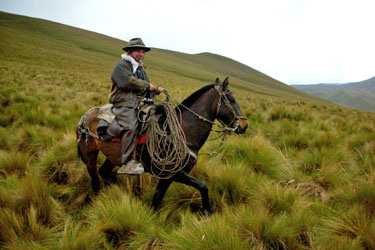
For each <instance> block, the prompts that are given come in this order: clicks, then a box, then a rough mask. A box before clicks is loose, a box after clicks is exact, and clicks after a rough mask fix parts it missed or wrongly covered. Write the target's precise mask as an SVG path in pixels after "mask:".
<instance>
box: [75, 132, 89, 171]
mask: <svg viewBox="0 0 375 250" xmlns="http://www.w3.org/2000/svg"><path fill="white" fill-rule="evenodd" d="M76 137H77V154H78V156H79V158H81V160H82V161H83V163H85V164H86V163H87V161H86V159H85V157H83V153H82V150H81V147H80V146H79V143H80V141H81V132H80V131H79V125H78V126H77V127H76Z"/></svg>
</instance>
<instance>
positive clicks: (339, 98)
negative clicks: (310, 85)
mask: <svg viewBox="0 0 375 250" xmlns="http://www.w3.org/2000/svg"><path fill="white" fill-rule="evenodd" d="M303 91H304V92H306V93H308V94H310V95H314V96H317V97H320V98H322V99H327V100H330V101H331V102H333V103H336V104H339V105H343V106H346V107H349V108H354V109H359V110H364V111H375V95H373V94H371V93H367V92H363V91H358V90H346V89H340V90H322V89H304V90H303Z"/></svg>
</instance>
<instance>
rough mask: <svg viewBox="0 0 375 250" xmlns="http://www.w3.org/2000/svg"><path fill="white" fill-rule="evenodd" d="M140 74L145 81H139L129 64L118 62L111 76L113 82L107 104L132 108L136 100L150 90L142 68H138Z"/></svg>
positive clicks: (136, 102)
mask: <svg viewBox="0 0 375 250" xmlns="http://www.w3.org/2000/svg"><path fill="white" fill-rule="evenodd" d="M139 67H141V68H140V72H141V74H143V78H144V79H145V80H142V79H140V77H138V76H137V74H133V72H134V70H133V65H132V63H131V62H129V61H127V60H125V59H122V60H121V61H119V62H118V63H117V64H116V66H115V68H114V69H113V72H112V74H111V79H112V82H113V85H112V88H111V93H110V94H109V102H110V103H112V104H113V105H114V106H115V107H116V106H117V107H122V106H125V107H129V108H134V107H136V105H137V104H138V100H139V99H141V98H142V97H144V96H145V95H146V93H147V90H148V89H149V88H150V83H149V82H148V76H147V74H146V71H145V70H144V68H143V67H142V66H139Z"/></svg>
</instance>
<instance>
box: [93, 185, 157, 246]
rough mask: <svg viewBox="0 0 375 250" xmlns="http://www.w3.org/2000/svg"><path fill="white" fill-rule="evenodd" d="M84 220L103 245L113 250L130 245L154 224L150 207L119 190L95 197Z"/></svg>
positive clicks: (116, 188)
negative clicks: (108, 244) (109, 246)
mask: <svg viewBox="0 0 375 250" xmlns="http://www.w3.org/2000/svg"><path fill="white" fill-rule="evenodd" d="M87 216H88V221H89V223H91V224H93V225H95V226H94V228H95V230H96V232H97V234H98V236H100V237H101V241H102V243H103V244H104V243H106V242H107V243H110V244H111V245H112V246H113V247H120V246H127V245H128V244H130V242H132V241H133V240H134V237H135V236H136V235H137V234H138V233H140V232H142V231H147V230H150V225H151V224H152V220H153V215H152V213H151V210H150V208H149V207H147V206H145V205H143V204H142V203H141V202H140V201H137V200H136V199H134V198H132V197H130V196H129V195H127V194H126V193H123V190H122V189H121V188H119V187H113V188H111V189H110V190H108V191H107V192H106V193H102V194H101V195H100V196H99V197H97V199H96V200H95V202H94V203H93V204H92V207H91V208H90V209H89V210H88V213H87Z"/></svg>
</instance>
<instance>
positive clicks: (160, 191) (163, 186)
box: [151, 179, 173, 212]
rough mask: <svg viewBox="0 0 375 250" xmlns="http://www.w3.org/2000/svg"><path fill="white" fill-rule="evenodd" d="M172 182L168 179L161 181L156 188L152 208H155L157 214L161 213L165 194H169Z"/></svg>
mask: <svg viewBox="0 0 375 250" xmlns="http://www.w3.org/2000/svg"><path fill="white" fill-rule="evenodd" d="M172 182H173V180H172V179H166V180H164V179H160V180H159V182H158V185H157V186H156V190H155V194H154V198H153V199H152V205H151V207H152V208H153V210H154V211H155V212H156V211H159V209H160V205H161V201H162V200H163V197H164V195H165V192H167V189H168V188H169V186H170V185H171V183H172Z"/></svg>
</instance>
